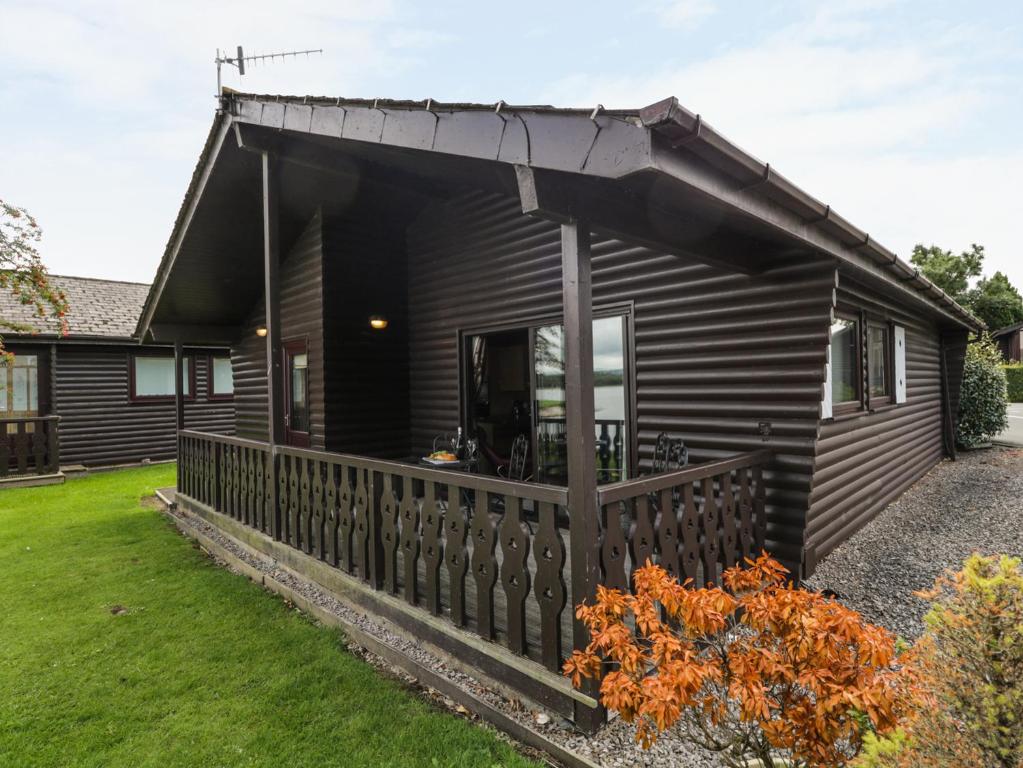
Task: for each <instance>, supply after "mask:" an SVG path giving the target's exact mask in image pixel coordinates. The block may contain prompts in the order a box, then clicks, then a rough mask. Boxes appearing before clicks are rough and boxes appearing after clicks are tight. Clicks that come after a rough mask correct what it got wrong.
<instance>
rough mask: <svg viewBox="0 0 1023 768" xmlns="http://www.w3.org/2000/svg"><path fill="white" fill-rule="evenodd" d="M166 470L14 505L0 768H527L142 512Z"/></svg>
mask: <svg viewBox="0 0 1023 768" xmlns="http://www.w3.org/2000/svg"><path fill="white" fill-rule="evenodd" d="M173 480H174V469H173V467H170V466H156V467H148V468H143V469H133V470H126V471H119V472H109V473H101V474H96V475H93V476H92V477H88V478H84V479H80V480H70V481H68V482H67V483H66V484H65V485H63V486H52V487H48V488H29V489H18V490H2V491H0V568H2V572H3V577H2V583H0V766H19V767H20V766H103V767H104V768H108V767H109V768H112V767H114V766H132V767H133V768H134V767H135V766H159V767H160V768H169V766H275V767H277V766H281V767H285V768H298V767H299V766H328V765H329V766H389V765H393V766H399V765H400V766H416V765H418V766H487V767H488V768H489V766H495V765H501V766H525V765H530V763H529V762H528V761H527V760H525V759H524V758H522V757H521V756H519V755H518V754H516V753H515V751H514V750H513V749H512V748H511V747H509V746H508V745H507V744H505V743H504V742H501V741H500V740H498V739H497V738H496V736H494V735H493V734H492V733H490V732H488V731H485V730H483V729H482V728H479V727H476V726H474V725H472V724H471V723H469V722H467V721H465V720H461V719H459V718H457V717H454V716H453V715H449V714H447V713H444V712H440V711H437V710H436V709H434V708H432V707H431V706H430V705H429V704H428V703H426V702H424V701H422V700H421V699H419V698H417V697H415V696H414V695H413V694H411V693H410V692H408V691H407V690H405V689H403V688H402V686H401V685H400V684H399V683H397V682H395V681H393V680H390V679H387V678H385V677H382V676H381V675H380V673H378V672H377V671H376V670H374V669H373V668H372V667H370V666H369V665H367V664H366V663H364V662H362V661H360V660H359V659H357V658H356V657H354V656H352V655H351V654H349V653H347V652H346V651H345V648H344V640H343V638H342V636H341V634H340V633H339V632H337V631H334V630H330V629H325V628H323V627H319V626H316V625H314V624H312V623H311V622H310V621H308V620H307V619H305V618H304V617H303V616H302V615H300V614H298V613H297V612H295V611H294V610H288V609H287V608H286V607H285V605H284V603H283V602H282V601H281V600H279V599H277V598H275V597H272V596H271V595H269V594H268V593H266V592H264V591H263V590H262V589H260V588H258V587H256V586H255V585H253V584H251V583H250V582H249V581H247V580H246V579H244V578H242V577H240V576H236V575H234V574H231V573H229V572H228V571H226V570H224V569H222V568H218V567H216V566H214V565H213V564H212V563H211V561H210V560H208V559H207V558H206V557H204V556H203V555H202V554H201V553H200V552H199V551H198V550H197V549H195V548H194V547H193V546H192V544H191V542H190V541H189V540H187V539H185V538H184V537H182V536H180V535H179V534H178V533H177V532H176V530H175V529H174V528H173V527H172V526H171V525H170V524H169V523H168V522H167V521H166V520H165V519H164V518H163V517H162V516H161V515H160V514H159V512H157V511H156V510H155V509H153V508H151V507H150V508H147V507H144V506H143V505H142V504H140V498H141V497H142V496H144V495H148V494H150V493H151V492H152V490H153V489H154V488H157V487H161V486H168V485H172V484H173Z"/></svg>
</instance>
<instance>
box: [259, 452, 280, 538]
mask: <svg viewBox="0 0 1023 768" xmlns="http://www.w3.org/2000/svg"><path fill="white" fill-rule="evenodd" d="M277 462H278V459H277V456H276V455H274V454H273V453H272V452H270V451H267V452H266V453H265V454H264V455H263V532H264V533H266V534H267V535H269V536H279V535H280V523H279V522H277V521H278V519H279V518H278V509H277V505H278V503H279V501H278V497H277V494H276V493H275V492H274V490H275V489H274V477H275V476H276V471H275V470H276V467H275V464H277Z"/></svg>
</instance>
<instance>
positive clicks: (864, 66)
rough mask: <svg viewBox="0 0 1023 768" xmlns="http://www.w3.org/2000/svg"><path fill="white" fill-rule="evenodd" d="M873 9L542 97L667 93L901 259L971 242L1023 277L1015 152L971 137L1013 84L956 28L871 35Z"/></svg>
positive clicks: (632, 102)
mask: <svg viewBox="0 0 1023 768" xmlns="http://www.w3.org/2000/svg"><path fill="white" fill-rule="evenodd" d="M877 4H878V3H869V2H868V3H843V4H841V5H833V4H829V5H828V6H827V7H824V8H823V10H821V11H819V12H817V13H816V14H815V15H813V17H812V18H810V19H808V20H802V21H799V22H796V23H794V24H792V25H790V26H788V27H786V28H785V29H782V30H780V31H778V32H776V33H774V34H770V35H767V36H765V37H764V38H763V39H761V40H760V41H759V42H758V43H756V44H754V45H751V46H748V47H742V48H734V49H728V50H725V51H723V52H721V53H719V54H718V55H716V56H713V57H710V58H706V59H703V60H700V61H697V62H693V63H685V64H681V65H676V66H671V65H670V64H669V65H666V66H665V67H664V68H663V69H661V70H660V71H659V72H654V73H652V74H645V75H641V76H639V75H637V76H631V75H629V76H621V75H616V76H612V77H602V76H600V75H595V74H576V75H572V76H569V77H566V78H564V79H562V80H561V81H559V82H556V83H554V84H552V86H551V87H550V89H549V91H548V92H547V93H546V94H544V97H545V98H544V101H549V102H550V103H569V104H590V103H598V102H599V103H602V104H605V105H608V106H612V105H613V106H617V107H640V106H644V105H646V104H650V103H653V102H655V101H658V100H660V99H664V98H666V97H668V96H672V95H674V96H677V97H678V98H679V101H680V102H681V103H682V104H684V105H685V106H686V107H687V108H689V109H690V110H692V111H694V112H698V113H700V114H701V115H702V116H703V118H704V119H705V120H707V122H709V123H710V124H712V125H714V127H715V128H717V129H719V130H720V131H721V132H722V133H724V134H725V135H726V136H728V137H729V138H730V139H731V140H733V141H735V142H736V143H737V144H739V145H740V146H742V147H744V148H745V149H746V150H747V151H750V152H751V154H754V155H756V156H758V157H760V158H761V159H762V160H766V161H769V162H770V163H771V165H772V167H775V168H777V170H779V171H780V172H781V173H783V174H785V175H786V176H787V177H789V178H790V179H792V181H794V182H795V183H796V184H799V185H800V186H802V187H803V188H804V189H806V190H807V191H808V192H810V194H812V195H814V196H815V197H818V198H819V199H821V200H824V201H825V202H827V203H830V204H831V205H832V206H833V207H834V208H835V209H836V211H838V212H839V213H841V214H842V215H843V216H846V217H847V218H849V219H850V220H851V221H853V222H854V223H855V224H856V225H857V226H859V227H861V228H863V229H865V230H867V231H869V232H870V234H871V235H872V236H873V237H874V238H875V239H877V240H878V241H879V242H881V243H884V244H885V245H886V246H888V247H889V248H892V249H894V250H895V251H896V252H898V253H899V254H900V255H901V256H903V257H908V256H909V253H910V251H911V250H912V246H913V244H915V243H916V242H920V241H923V242H927V243H930V242H935V243H938V244H940V245H943V246H944V247H948V248H953V249H957V250H958V249H962V248H966V247H968V246H969V244H970V243H971V242H981V243H984V244H985V245H986V246H987V254H988V257H987V263H986V265H985V267H986V270H987V271H988V272H993V271H994V270H995V269H1002V270H1003V271H1008V272H1009V273H1010V275H1011V277H1012V279H1013V281H1014V282H1015V283H1016V284H1018V285H1021V286H1023V257H1021V256H1020V255H1019V250H1018V246H1017V243H1018V241H1019V238H1018V234H1017V232H1016V220H1017V219H1018V210H1019V203H1018V193H1016V192H1014V191H1013V188H1012V185H1013V183H1014V180H1018V179H1019V178H1021V175H1020V174H1023V151H1013V152H1009V153H1005V152H1004V151H1001V150H987V149H985V147H984V146H983V145H978V143H977V142H976V141H973V140H971V133H976V132H977V130H978V129H979V128H981V127H982V126H983V124H984V121H985V120H986V119H987V118H986V117H985V115H986V113H987V111H988V110H989V109H991V108H993V107H996V106H998V105H1000V104H1003V103H1004V102H1005V101H1006V100H1007V99H1008V91H1009V90H1010V89H1007V88H1006V87H1005V83H1004V82H1003V81H1001V80H998V79H992V78H990V77H987V78H981V77H978V76H977V75H975V74H973V72H974V70H973V69H971V68H970V67H969V66H966V62H965V61H964V59H963V51H964V50H969V51H971V52H972V51H973V50H974V49H973V48H966V49H964V48H963V46H962V45H961V43H962V40H963V39H964V36H967V35H968V33H967V32H965V31H964V30H958V31H955V32H954V33H952V34H949V35H947V36H944V37H942V36H940V35H938V36H934V37H933V38H929V37H926V36H925V37H919V38H917V37H914V38H913V39H912V40H911V41H908V42H906V43H903V44H892V43H879V42H877V38H878V37H879V36H878V35H876V34H874V35H872V34H871V31H872V29H873V25H874V24H875V23H876V21H874V20H872V19H871V18H869V17H867V16H863V15H860V10H862V8H863V7H864V6H870V7H873V6H876V5H877ZM873 31H875V32H876V30H873ZM1014 211H1015V212H1014Z"/></svg>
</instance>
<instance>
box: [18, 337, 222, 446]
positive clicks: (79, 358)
mask: <svg viewBox="0 0 1023 768" xmlns="http://www.w3.org/2000/svg"><path fill="white" fill-rule="evenodd" d="M11 349H12V350H16V351H24V352H30V353H35V354H38V355H39V356H40V357H41V358H43V359H45V360H49V359H50V355H51V349H52V353H53V354H55V357H56V365H55V366H54V367H53V369H52V371H51V372H50V374H49V375H48V376H46V377H44V378H45V379H46V380H43V381H40V394H41V395H43V397H41V400H42V401H44V402H45V400H46V399H47V395H49V401H50V405H49V412H50V413H53V414H56V415H58V416H60V428H59V435H60V462H61V464H63V465H68V464H84V465H86V466H102V465H109V464H127V463H134V462H138V461H142V460H143V459H150V460H153V461H159V460H163V459H173V458H174V456H175V453H176V450H177V440H176V429H175V423H174V400H173V398H168V399H166V400H159V401H136V402H132V401H131V399H130V391H129V366H130V361H131V355H132V353H133V352H136V351H141V352H150V353H151V352H153V351H160V352H163V353H165V354H168V355H169V354H173V352H172V350H170V349H168V348H166V347H162V348H161V347H151V346H144V347H138V346H136V345H134V344H95V345H93V344H88V345H84V344H78V343H57V344H54V345H49V344H42V345H29V344H21V343H12V344H11ZM185 353H186V355H189V356H191V357H192V359H193V361H194V365H195V369H196V375H195V381H196V397H195V399H194V400H186V401H185V426H186V427H187V428H188V429H201V430H204V431H207V432H218V433H223V434H233V432H234V403H233V402H232V401H231V400H214V401H211V400H209V399H208V397H209V386H208V374H209V357H208V355H209V354H210V352H209V351H208V350H190V349H186V350H185ZM51 390H52V391H51Z"/></svg>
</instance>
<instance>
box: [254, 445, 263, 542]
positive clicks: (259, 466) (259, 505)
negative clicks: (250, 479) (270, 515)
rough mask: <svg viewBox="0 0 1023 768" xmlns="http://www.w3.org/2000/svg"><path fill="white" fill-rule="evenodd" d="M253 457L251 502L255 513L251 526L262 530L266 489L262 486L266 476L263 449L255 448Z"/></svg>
mask: <svg viewBox="0 0 1023 768" xmlns="http://www.w3.org/2000/svg"><path fill="white" fill-rule="evenodd" d="M253 458H254V461H253V473H254V476H255V483H254V485H255V495H254V497H253V504H254V505H255V513H254V516H253V519H252V527H253V528H255V529H256V530H257V531H263V530H266V490H265V489H264V487H263V483H264V480H265V478H266V467H265V466H264V463H265V462H266V455H265V454H264V453H263V449H262V448H257V449H256V450H255V452H254V457H253Z"/></svg>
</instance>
